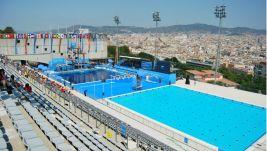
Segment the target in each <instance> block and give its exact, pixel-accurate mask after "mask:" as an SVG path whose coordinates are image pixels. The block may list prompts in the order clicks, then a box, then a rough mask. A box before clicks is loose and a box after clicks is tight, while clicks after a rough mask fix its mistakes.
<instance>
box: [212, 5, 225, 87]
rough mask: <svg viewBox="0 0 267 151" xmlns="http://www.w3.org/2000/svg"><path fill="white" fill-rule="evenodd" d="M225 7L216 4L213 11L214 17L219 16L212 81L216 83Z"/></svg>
mask: <svg viewBox="0 0 267 151" xmlns="http://www.w3.org/2000/svg"><path fill="white" fill-rule="evenodd" d="M225 7H226V6H216V7H215V13H214V14H215V16H216V18H219V33H218V35H219V36H218V48H217V52H216V62H215V74H214V83H216V81H217V74H218V68H219V66H220V58H221V53H220V50H221V27H222V19H223V18H225V17H226V13H225Z"/></svg>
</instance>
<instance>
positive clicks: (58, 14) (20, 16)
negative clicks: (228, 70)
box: [0, 0, 266, 31]
mask: <svg viewBox="0 0 267 151" xmlns="http://www.w3.org/2000/svg"><path fill="white" fill-rule="evenodd" d="M216 5H226V6H227V8H226V11H227V18H226V19H225V20H224V21H223V26H225V27H251V28H257V29H265V26H266V0H0V28H4V27H5V26H12V27H14V28H15V29H16V30H17V31H38V30H48V29H49V28H54V29H57V27H58V25H60V27H66V26H71V25H73V24H84V25H96V26H103V25H114V23H113V21H112V20H113V16H115V15H118V16H119V17H120V19H121V22H122V25H133V26H143V27H151V26H154V23H153V21H152V12H153V11H155V10H158V11H160V16H161V19H162V21H161V22H160V26H166V25H175V24H192V23H205V24H211V25H217V24H218V20H217V19H216V18H215V16H214V7H215V6H216Z"/></svg>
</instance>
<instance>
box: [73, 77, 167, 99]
mask: <svg viewBox="0 0 267 151" xmlns="http://www.w3.org/2000/svg"><path fill="white" fill-rule="evenodd" d="M134 85H135V78H125V79H120V80H107V81H106V82H101V81H96V82H91V83H84V84H78V85H75V86H74V89H75V90H78V91H79V92H81V93H82V94H84V92H86V94H87V96H90V97H91V98H93V99H100V98H106V97H111V96H116V95H121V94H126V93H131V92H135V91H140V90H134V89H133V87H134ZM163 85H165V84H164V83H156V82H147V81H145V80H142V89H141V90H145V89H150V88H155V87H159V86H163Z"/></svg>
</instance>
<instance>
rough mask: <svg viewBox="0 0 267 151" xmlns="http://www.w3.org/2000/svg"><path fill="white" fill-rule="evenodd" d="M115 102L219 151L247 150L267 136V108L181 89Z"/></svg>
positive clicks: (119, 99) (129, 97) (131, 96)
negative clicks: (266, 134)
mask: <svg viewBox="0 0 267 151" xmlns="http://www.w3.org/2000/svg"><path fill="white" fill-rule="evenodd" d="M111 100H112V101H113V102H116V103H118V104H120V105H122V106H125V107H127V108H129V109H131V110H133V111H136V112H138V113H141V114H143V115H145V116H147V117H149V118H152V119H154V120H156V121H159V122H161V123H163V124H166V125H168V126H170V127H172V128H175V129H177V130H179V131H182V132H185V133H187V134H189V135H191V136H193V137H196V138H198V139H200V140H203V141H205V142H208V143H209V144H212V145H215V146H217V147H218V148H219V150H224V151H240V150H245V149H246V148H248V147H249V146H251V145H252V144H253V143H254V142H255V141H256V140H258V139H259V138H260V137H261V136H263V135H264V134H265V133H266V108H261V107H257V106H253V105H249V104H245V103H242V102H237V101H233V100H229V99H225V98H221V97H217V96H213V95H209V94H205V93H200V92H196V91H192V90H188V89H185V88H180V87H177V86H166V87H162V88H158V89H153V90H148V91H144V92H140V93H133V94H128V95H125V96H121V97H114V98H111Z"/></svg>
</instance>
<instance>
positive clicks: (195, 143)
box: [100, 99, 218, 151]
mask: <svg viewBox="0 0 267 151" xmlns="http://www.w3.org/2000/svg"><path fill="white" fill-rule="evenodd" d="M100 102H101V103H102V104H104V105H106V106H108V107H109V108H111V109H113V110H116V111H118V112H120V113H122V114H124V115H126V116H128V117H130V118H131V119H133V120H135V121H138V122H139V123H142V124H143V125H146V126H148V127H150V128H152V129H154V130H156V131H158V132H160V133H162V134H164V135H166V136H168V137H170V139H171V140H173V141H176V142H177V141H178V142H179V143H182V144H184V145H185V146H188V147H191V148H193V149H195V150H201V151H217V150H218V147H216V146H214V145H211V144H209V143H206V142H204V141H202V140H199V139H197V138H195V137H193V136H190V135H188V134H185V133H183V132H181V131H178V130H176V129H174V128H171V127H169V126H167V125H164V124H162V123H160V122H157V121H155V120H153V119H150V118H149V117H146V116H144V115H141V114H140V113H137V112H135V111H132V110H130V109H127V108H125V107H123V106H121V105H119V104H117V103H115V102H112V101H110V100H109V99H102V100H100ZM185 140H187V142H186V141H185Z"/></svg>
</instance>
